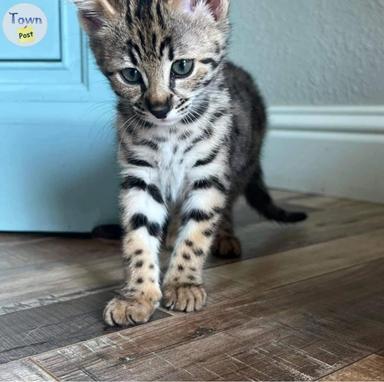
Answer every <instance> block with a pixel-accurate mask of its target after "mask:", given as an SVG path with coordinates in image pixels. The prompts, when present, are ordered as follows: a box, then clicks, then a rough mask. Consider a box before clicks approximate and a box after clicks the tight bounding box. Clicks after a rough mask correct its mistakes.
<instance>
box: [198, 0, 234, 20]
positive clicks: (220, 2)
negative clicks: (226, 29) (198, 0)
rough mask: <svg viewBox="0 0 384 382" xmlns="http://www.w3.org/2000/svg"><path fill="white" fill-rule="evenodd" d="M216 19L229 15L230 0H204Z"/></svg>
mask: <svg viewBox="0 0 384 382" xmlns="http://www.w3.org/2000/svg"><path fill="white" fill-rule="evenodd" d="M204 1H205V3H206V4H207V5H208V7H209V9H210V11H211V13H212V15H213V16H214V18H215V20H216V21H221V20H224V19H225V18H227V17H228V11H229V0H204Z"/></svg>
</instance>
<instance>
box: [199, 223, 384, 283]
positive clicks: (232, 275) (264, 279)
mask: <svg viewBox="0 0 384 382" xmlns="http://www.w3.org/2000/svg"><path fill="white" fill-rule="evenodd" d="M383 248H384V229H381V230H377V231H372V232H368V233H365V234H361V235H356V236H350V237H347V238H342V239H337V240H332V241H329V242H325V243H320V244H315V245H311V246H307V247H304V248H299V249H293V250H290V251H287V252H281V253H278V254H275V255H271V256H267V257H261V258H255V259H250V260H245V261H242V262H237V263H232V264H228V265H223V266H219V267H216V268H210V269H207V270H206V271H205V274H206V275H207V277H208V280H209V282H210V283H211V284H208V285H212V282H213V280H214V279H215V277H218V278H224V279H227V280H236V282H237V283H240V284H246V285H249V286H252V287H257V288H258V289H260V290H263V289H268V288H273V287H276V286H280V285H284V284H287V283H292V282H296V281H300V280H304V279H306V278H309V277H314V276H319V275H321V274H324V273H327V272H333V271H336V270H340V269H343V268H346V267H350V266H353V265H357V264H360V263H364V262H367V261H371V260H375V259H379V258H383V257H384V251H383ZM211 289H213V290H221V289H223V288H217V287H214V286H211Z"/></svg>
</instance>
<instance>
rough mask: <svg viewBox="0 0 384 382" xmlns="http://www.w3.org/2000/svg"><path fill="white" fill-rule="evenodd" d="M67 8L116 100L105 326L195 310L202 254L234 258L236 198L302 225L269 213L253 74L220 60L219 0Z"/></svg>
mask: <svg viewBox="0 0 384 382" xmlns="http://www.w3.org/2000/svg"><path fill="white" fill-rule="evenodd" d="M75 3H76V4H77V5H78V8H79V14H80V19H81V22H82V25H83V27H84V29H85V30H86V31H87V32H88V34H89V37H90V44H91V47H92V49H93V52H94V54H95V56H96V59H97V63H98V65H99V66H100V68H101V70H102V71H103V73H104V74H105V75H106V76H107V77H108V79H109V81H110V83H111V85H112V88H113V90H114V91H115V93H116V94H117V96H118V97H119V102H118V107H117V110H118V136H119V142H120V145H119V146H120V147H119V161H120V165H121V175H122V187H121V195H120V201H121V207H122V225H123V228H124V237H123V260H124V269H125V284H124V286H123V288H122V289H121V291H120V295H119V297H116V298H114V299H113V300H112V301H110V302H109V303H108V305H107V306H106V308H105V311H104V319H105V321H106V323H107V324H109V325H129V324H138V323H143V322H146V321H148V320H149V319H150V317H151V315H152V314H153V312H154V310H155V309H156V307H157V306H158V305H159V302H160V299H161V298H163V302H164V305H165V306H166V307H167V308H169V309H173V310H179V311H186V312H192V311H197V310H200V309H201V308H202V307H203V306H204V304H205V303H206V298H207V295H206V292H205V290H204V287H203V278H202V269H203V265H204V261H205V259H206V257H207V255H208V253H209V252H210V250H212V251H213V252H214V253H216V254H217V255H219V256H233V255H235V256H238V255H240V243H239V241H238V239H237V238H236V237H235V236H234V231H233V225H232V206H233V204H234V202H235V200H236V199H237V197H238V196H239V195H241V194H245V197H246V199H247V201H248V202H249V204H250V205H251V206H252V207H254V208H256V209H257V210H258V211H259V212H260V213H261V214H262V215H263V216H265V217H266V218H268V219H273V220H276V221H279V222H284V223H286V222H297V221H300V220H303V219H305V215H304V214H302V213H289V212H286V211H284V210H282V209H281V208H279V207H277V206H275V204H274V203H273V201H272V199H271V197H270V196H269V194H268V191H267V189H266V187H265V185H264V182H263V176H262V171H261V167H260V150H261V146H262V141H263V137H264V133H265V128H266V115H265V109H264V104H263V101H262V98H261V96H260V94H259V92H258V90H257V88H256V86H255V84H254V83H253V81H252V78H251V77H250V76H249V75H248V74H247V73H246V72H244V71H243V70H242V69H240V68H238V67H236V66H234V65H233V64H231V63H229V62H228V61H226V59H225V57H226V50H227V40H228V32H229V23H228V6H229V0H75ZM171 217H172V219H173V223H175V219H177V223H178V226H179V229H178V234H177V238H176V240H175V243H174V249H173V253H172V256H171V258H170V262H169V267H168V270H167V272H166V274H165V275H164V279H163V282H162V289H161V287H160V269H159V262H158V254H159V251H160V247H161V244H162V242H163V239H164V237H165V234H166V231H167V223H168V221H169V219H170V218H171Z"/></svg>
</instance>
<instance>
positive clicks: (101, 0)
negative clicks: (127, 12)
mask: <svg viewBox="0 0 384 382" xmlns="http://www.w3.org/2000/svg"><path fill="white" fill-rule="evenodd" d="M73 2H74V3H75V4H76V5H77V8H78V9H79V17H80V21H81V24H82V25H83V27H84V29H85V30H86V32H88V33H92V32H96V31H98V30H99V29H100V28H101V27H102V26H103V25H104V24H105V23H106V22H107V21H108V20H111V19H113V18H114V17H115V16H116V14H117V9H116V7H115V6H116V2H115V1H114V0H73Z"/></svg>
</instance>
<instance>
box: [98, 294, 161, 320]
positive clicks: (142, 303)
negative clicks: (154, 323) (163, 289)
mask: <svg viewBox="0 0 384 382" xmlns="http://www.w3.org/2000/svg"><path fill="white" fill-rule="evenodd" d="M158 305H159V303H158V299H156V300H154V299H152V298H148V297H144V296H143V297H141V296H140V297H115V298H113V299H112V300H111V301H109V303H108V304H107V306H106V307H105V309H104V313H103V317H104V321H105V322H106V324H107V325H109V326H132V325H139V324H144V323H145V322H148V321H149V319H150V318H151V317H152V314H153V313H154V312H155V310H156V308H157V307H158Z"/></svg>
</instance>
